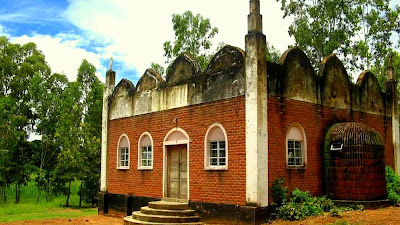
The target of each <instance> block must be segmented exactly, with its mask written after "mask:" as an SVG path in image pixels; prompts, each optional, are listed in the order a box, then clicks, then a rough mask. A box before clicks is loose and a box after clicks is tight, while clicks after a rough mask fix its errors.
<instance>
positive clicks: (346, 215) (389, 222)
mask: <svg viewBox="0 0 400 225" xmlns="http://www.w3.org/2000/svg"><path fill="white" fill-rule="evenodd" d="M345 222H347V223H345ZM267 224H273V225H308V224H335V225H353V224H354V225H367V224H368V225H369V224H371V225H372V224H373V225H399V224H400V208H399V207H387V208H382V209H375V210H369V209H367V210H365V211H362V212H359V211H351V212H343V215H342V217H341V218H338V217H332V216H331V215H330V214H329V213H327V214H325V215H322V216H317V217H311V218H308V219H306V220H302V221H282V220H277V221H273V222H271V223H267ZM267 224H265V225H267Z"/></svg>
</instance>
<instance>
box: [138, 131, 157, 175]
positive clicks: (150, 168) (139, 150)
mask: <svg viewBox="0 0 400 225" xmlns="http://www.w3.org/2000/svg"><path fill="white" fill-rule="evenodd" d="M145 136H148V137H149V138H150V142H151V145H146V146H142V144H141V142H142V139H143V138H144V137H145ZM149 146H150V147H151V159H150V160H151V166H143V165H142V147H149ZM153 166H154V145H153V137H152V136H151V134H150V133H149V132H144V133H142V134H141V135H140V137H139V142H138V170H152V169H153Z"/></svg>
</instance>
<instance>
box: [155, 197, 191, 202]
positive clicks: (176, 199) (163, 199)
mask: <svg viewBox="0 0 400 225" xmlns="http://www.w3.org/2000/svg"><path fill="white" fill-rule="evenodd" d="M161 201H166V202H182V203H189V201H188V200H187V199H180V198H168V197H164V198H162V199H161Z"/></svg>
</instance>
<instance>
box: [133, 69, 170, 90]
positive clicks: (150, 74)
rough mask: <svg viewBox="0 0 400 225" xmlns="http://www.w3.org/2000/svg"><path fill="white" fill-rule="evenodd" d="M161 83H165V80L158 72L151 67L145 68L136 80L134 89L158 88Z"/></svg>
mask: <svg viewBox="0 0 400 225" xmlns="http://www.w3.org/2000/svg"><path fill="white" fill-rule="evenodd" d="M163 83H165V80H164V79H163V78H162V77H161V75H160V74H159V73H157V72H156V71H154V70H152V69H147V70H146V71H145V72H144V74H143V75H142V77H140V79H139V81H138V82H137V84H136V91H137V92H141V91H151V90H154V89H156V88H159V87H160V85H161V84H163Z"/></svg>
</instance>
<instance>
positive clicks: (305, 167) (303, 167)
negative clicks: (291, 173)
mask: <svg viewBox="0 0 400 225" xmlns="http://www.w3.org/2000/svg"><path fill="white" fill-rule="evenodd" d="M286 169H288V170H305V169H307V166H306V165H302V166H286Z"/></svg>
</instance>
